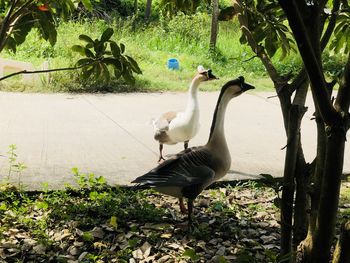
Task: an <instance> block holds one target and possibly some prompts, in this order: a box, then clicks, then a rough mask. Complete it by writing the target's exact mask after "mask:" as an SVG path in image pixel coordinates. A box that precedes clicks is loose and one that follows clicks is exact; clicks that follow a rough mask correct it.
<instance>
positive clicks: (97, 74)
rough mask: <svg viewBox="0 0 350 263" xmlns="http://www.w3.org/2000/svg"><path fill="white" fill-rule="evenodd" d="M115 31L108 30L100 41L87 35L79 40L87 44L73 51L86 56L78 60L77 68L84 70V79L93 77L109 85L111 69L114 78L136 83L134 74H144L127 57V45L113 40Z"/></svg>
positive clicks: (74, 47)
mask: <svg viewBox="0 0 350 263" xmlns="http://www.w3.org/2000/svg"><path fill="white" fill-rule="evenodd" d="M113 33H114V31H113V29H112V28H107V29H106V30H105V31H104V32H103V33H102V35H101V37H100V39H95V40H92V38H90V37H89V36H87V35H80V36H79V39H80V40H82V41H84V42H86V45H85V46H81V45H74V46H73V47H72V50H73V51H75V52H78V53H79V54H80V55H82V56H85V58H82V59H80V60H78V62H77V64H76V65H77V66H78V67H83V68H82V74H81V75H82V77H83V79H89V78H91V77H93V78H95V79H97V80H102V81H104V82H105V83H109V82H110V80H111V73H110V68H111V69H112V70H113V72H114V77H115V78H116V79H119V78H120V77H123V78H124V80H125V81H127V82H128V83H134V82H135V78H134V76H133V73H136V74H142V71H141V69H140V67H139V65H138V64H137V62H136V61H135V60H134V59H133V58H132V57H131V56H128V55H125V54H124V52H125V45H124V44H122V43H120V45H118V44H117V43H116V42H115V41H113V40H111V37H112V35H113Z"/></svg>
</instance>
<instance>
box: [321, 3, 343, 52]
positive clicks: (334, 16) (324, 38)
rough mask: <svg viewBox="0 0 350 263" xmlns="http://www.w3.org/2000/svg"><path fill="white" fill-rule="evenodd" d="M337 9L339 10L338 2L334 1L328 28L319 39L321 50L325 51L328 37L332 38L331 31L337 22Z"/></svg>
mask: <svg viewBox="0 0 350 263" xmlns="http://www.w3.org/2000/svg"><path fill="white" fill-rule="evenodd" d="M339 8H340V0H334V2H333V9H332V14H331V18H330V19H329V23H328V26H327V28H326V31H325V32H324V34H323V36H322V39H321V49H322V50H324V49H325V47H326V46H327V43H328V42H329V39H330V37H331V36H332V33H333V30H334V28H335V25H336V22H337V16H338V11H339Z"/></svg>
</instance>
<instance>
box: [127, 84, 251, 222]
mask: <svg viewBox="0 0 350 263" xmlns="http://www.w3.org/2000/svg"><path fill="white" fill-rule="evenodd" d="M249 89H254V87H253V86H251V85H249V84H247V83H245V82H244V78H243V77H239V78H238V79H235V80H231V81H229V82H227V83H226V84H225V85H224V86H223V87H222V89H221V92H220V95H219V99H218V102H217V104H216V108H215V112H214V116H213V121H212V125H211V128H210V135H209V140H208V142H207V144H205V145H204V146H199V147H191V148H188V149H187V150H184V151H182V152H180V153H178V154H177V155H175V156H174V157H172V158H170V159H168V160H166V161H164V162H163V163H161V164H159V165H158V166H157V167H156V168H154V169H152V170H151V171H150V172H148V173H146V174H144V175H142V176H140V177H138V178H136V179H135V180H134V181H133V182H132V183H137V184H139V185H138V186H139V187H140V188H154V189H155V190H156V191H158V192H160V193H163V194H167V195H170V196H174V197H177V198H184V197H185V198H187V199H188V203H187V207H188V220H189V222H191V215H192V210H193V201H194V199H195V198H196V197H197V196H198V195H199V194H200V193H201V192H202V191H203V190H204V189H205V188H206V187H208V186H209V185H211V184H212V183H214V182H215V181H217V180H218V179H220V178H222V177H223V176H224V175H226V173H227V172H228V170H229V169H230V165H231V156H230V152H229V149H228V147H227V143H226V138H225V133H224V120H225V112H226V108H227V105H228V103H229V101H230V100H231V99H232V98H234V97H237V96H239V95H240V94H242V93H243V92H244V91H246V90H249Z"/></svg>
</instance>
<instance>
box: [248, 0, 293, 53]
mask: <svg viewBox="0 0 350 263" xmlns="http://www.w3.org/2000/svg"><path fill="white" fill-rule="evenodd" d="M244 12H245V13H246V15H247V17H248V25H249V29H250V30H251V31H252V32H253V37H254V39H255V40H256V41H257V43H258V44H259V45H260V46H261V47H262V48H264V49H265V50H266V52H267V54H268V55H269V56H270V57H273V56H274V55H275V54H276V52H277V50H279V49H280V50H281V53H280V59H284V58H285V57H286V56H287V55H288V54H289V52H290V51H291V50H294V51H295V43H294V40H293V38H292V35H291V32H290V29H289V28H288V27H287V26H286V25H285V15H284V13H283V11H282V9H281V7H280V6H279V4H278V2H277V1H274V0H260V1H253V0H246V1H245V2H244ZM241 43H242V44H246V43H247V40H246V38H245V36H244V35H242V37H241Z"/></svg>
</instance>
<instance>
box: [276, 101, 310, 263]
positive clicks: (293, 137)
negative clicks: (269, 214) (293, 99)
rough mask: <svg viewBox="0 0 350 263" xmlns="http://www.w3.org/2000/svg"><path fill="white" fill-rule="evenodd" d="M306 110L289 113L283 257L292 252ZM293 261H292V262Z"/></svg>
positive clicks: (283, 211) (295, 109)
mask: <svg viewBox="0 0 350 263" xmlns="http://www.w3.org/2000/svg"><path fill="white" fill-rule="evenodd" d="M305 112H306V108H305V107H302V106H299V105H292V106H291V108H290V112H289V121H288V136H287V138H288V140H287V145H288V147H287V152H286V160H285V166H284V175H283V192H282V202H281V256H282V257H283V256H286V255H289V254H291V252H292V229H293V227H292V225H293V204H294V191H295V181H294V175H295V167H296V163H297V159H298V149H299V145H300V144H299V142H300V124H301V120H302V118H303V116H304V113H305ZM292 261H293V259H292V258H291V259H290V262H292Z"/></svg>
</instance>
